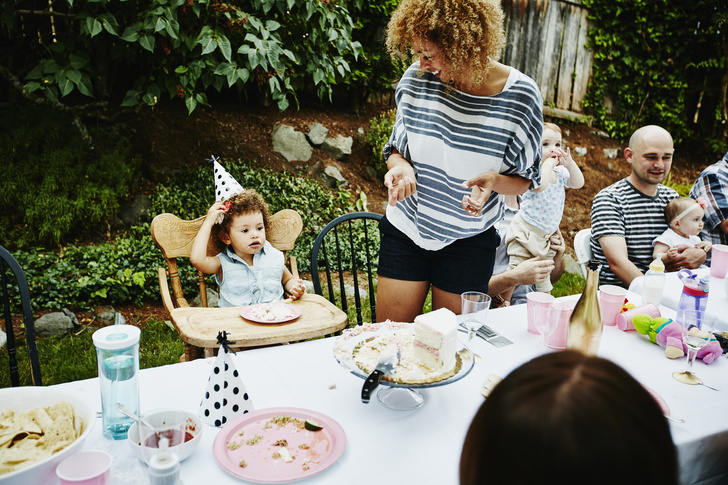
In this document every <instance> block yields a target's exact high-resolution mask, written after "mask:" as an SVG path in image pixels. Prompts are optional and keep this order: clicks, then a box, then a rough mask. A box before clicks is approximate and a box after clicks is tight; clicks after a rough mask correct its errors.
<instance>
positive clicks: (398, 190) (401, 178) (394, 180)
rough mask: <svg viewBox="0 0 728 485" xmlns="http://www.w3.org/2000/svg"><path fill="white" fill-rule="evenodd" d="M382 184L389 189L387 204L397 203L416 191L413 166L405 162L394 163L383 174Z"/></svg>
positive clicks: (393, 204)
mask: <svg viewBox="0 0 728 485" xmlns="http://www.w3.org/2000/svg"><path fill="white" fill-rule="evenodd" d="M384 185H386V186H387V189H389V205H391V206H395V205H397V202H400V201H402V200H404V199H406V198H407V197H409V196H410V195H412V194H414V193H415V192H416V191H417V184H416V183H415V170H414V168H412V165H410V164H409V163H406V162H405V163H398V164H396V165H394V167H392V168H391V169H390V170H389V171H388V172H387V173H386V174H384Z"/></svg>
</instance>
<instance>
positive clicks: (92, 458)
mask: <svg viewBox="0 0 728 485" xmlns="http://www.w3.org/2000/svg"><path fill="white" fill-rule="evenodd" d="M110 472H111V455H110V454H108V453H106V452H105V451H100V450H91V451H81V452H78V453H75V454H73V455H71V456H69V457H68V458H66V459H65V460H63V461H62V462H61V463H60V464H59V465H58V468H56V475H58V478H59V479H60V480H61V485H108V483H109V475H110Z"/></svg>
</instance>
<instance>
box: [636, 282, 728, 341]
mask: <svg viewBox="0 0 728 485" xmlns="http://www.w3.org/2000/svg"><path fill="white" fill-rule="evenodd" d="M693 271H694V272H695V273H697V274H698V275H699V276H700V277H704V276H708V275H710V268H699V269H697V270H693ZM644 279H645V277H644V276H640V277H639V278H635V279H634V280H633V281H632V283H631V284H630V285H629V291H631V292H634V293H637V294H639V295H641V294H642V285H643V283H644ZM725 284H726V280H725V279H723V278H714V277H711V278H710V288H709V290H708V305H707V307H706V311H707V312H709V313H712V314H714V315H715V316H716V317H717V318H718V321H719V322H720V323H719V324H718V325H717V326H718V327H719V328H720V330H726V331H728V296H727V295H726V291H725ZM682 289H683V284H682V283H681V282H680V279H679V278H678V276H677V272H674V273H667V274H666V275H665V289H664V290H663V292H662V300H660V304H662V305H664V306H666V307H668V308H671V309H673V310H677V304H678V302H679V301H680V295H681V294H682ZM641 301H642V300H641V297H637V299H636V301H635V302H634V303H635V305H637V306H639V304H640V303H641Z"/></svg>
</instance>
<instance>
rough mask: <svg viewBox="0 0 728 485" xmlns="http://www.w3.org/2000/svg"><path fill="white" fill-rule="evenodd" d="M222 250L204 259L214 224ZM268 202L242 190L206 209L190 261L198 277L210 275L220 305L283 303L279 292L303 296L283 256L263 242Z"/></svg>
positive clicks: (300, 281) (299, 285)
mask: <svg viewBox="0 0 728 485" xmlns="http://www.w3.org/2000/svg"><path fill="white" fill-rule="evenodd" d="M221 214H222V215H223V218H222V222H221V223H220V227H219V229H218V232H219V234H218V236H219V238H220V240H221V241H222V242H223V243H225V245H226V248H225V250H224V251H222V252H220V253H218V254H217V255H216V256H208V255H207V244H208V241H209V240H210V235H211V234H212V231H213V227H214V226H215V223H216V221H217V220H218V218H219V217H220V215H221ZM268 219H269V212H268V204H266V203H265V201H264V200H263V197H261V195H260V194H258V193H257V192H255V191H254V190H245V191H243V192H241V193H239V194H236V195H233V196H232V197H230V198H229V199H228V200H227V201H225V202H221V201H219V202H215V203H214V204H212V206H211V207H210V209H209V210H208V211H207V216H206V217H205V220H204V222H203V223H202V227H200V231H199V232H198V233H197V236H195V240H194V242H193V243H192V250H191V251H190V262H191V263H192V265H193V266H194V267H195V268H197V269H199V270H200V271H202V272H203V273H214V274H215V281H216V282H217V284H218V285H219V286H220V302H219V306H221V307H230V306H244V305H252V304H255V303H270V302H274V301H278V300H282V299H283V293H284V290H285V291H286V292H287V293H288V294H290V296H291V298H292V299H294V300H296V299H298V298H300V297H301V296H303V294H304V292H305V287H304V286H303V281H302V280H300V279H298V278H294V276H293V274H291V272H290V271H289V270H288V268H286V266H285V261H284V256H283V253H282V252H281V251H279V250H277V249H276V248H274V247H273V246H271V244H270V243H269V242H268V241H267V240H266V232H267V231H268V229H269V226H268Z"/></svg>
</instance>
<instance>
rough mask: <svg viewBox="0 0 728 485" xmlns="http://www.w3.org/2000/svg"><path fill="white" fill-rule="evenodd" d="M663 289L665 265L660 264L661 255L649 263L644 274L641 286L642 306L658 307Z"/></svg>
mask: <svg viewBox="0 0 728 485" xmlns="http://www.w3.org/2000/svg"><path fill="white" fill-rule="evenodd" d="M664 289H665V265H664V263H663V262H662V254H658V255H657V257H656V258H655V260H654V261H653V262H651V263H650V269H648V270H647V273H645V280H644V283H643V284H642V304H645V303H652V304H653V305H659V304H660V300H662V292H663V290H664Z"/></svg>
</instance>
